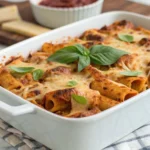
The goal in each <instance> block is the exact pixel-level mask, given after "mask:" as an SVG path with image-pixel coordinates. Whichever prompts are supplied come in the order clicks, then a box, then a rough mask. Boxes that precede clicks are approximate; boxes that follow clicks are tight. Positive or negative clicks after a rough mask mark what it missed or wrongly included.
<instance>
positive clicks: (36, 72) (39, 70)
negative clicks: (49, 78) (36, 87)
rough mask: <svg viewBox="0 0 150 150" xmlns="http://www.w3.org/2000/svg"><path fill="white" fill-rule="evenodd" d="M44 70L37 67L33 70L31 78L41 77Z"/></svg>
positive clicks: (37, 78) (36, 79)
mask: <svg viewBox="0 0 150 150" xmlns="http://www.w3.org/2000/svg"><path fill="white" fill-rule="evenodd" d="M43 74H44V71H43V70H41V69H37V70H34V71H33V79H34V80H35V81H38V80H39V79H41V78H42V77H43Z"/></svg>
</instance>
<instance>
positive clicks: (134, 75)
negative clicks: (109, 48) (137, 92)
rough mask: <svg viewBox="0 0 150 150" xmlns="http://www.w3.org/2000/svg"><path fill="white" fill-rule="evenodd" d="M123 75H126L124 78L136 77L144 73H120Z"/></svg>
mask: <svg viewBox="0 0 150 150" xmlns="http://www.w3.org/2000/svg"><path fill="white" fill-rule="evenodd" d="M120 74H121V75H124V76H129V77H136V76H138V75H140V74H142V72H140V71H123V72H120Z"/></svg>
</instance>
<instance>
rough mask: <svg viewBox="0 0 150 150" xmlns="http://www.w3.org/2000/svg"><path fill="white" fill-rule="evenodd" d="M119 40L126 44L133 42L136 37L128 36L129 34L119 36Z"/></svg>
mask: <svg viewBox="0 0 150 150" xmlns="http://www.w3.org/2000/svg"><path fill="white" fill-rule="evenodd" d="M118 38H119V39H120V40H121V41H125V42H129V43H130V42H133V40H134V37H133V36H132V35H128V34H118Z"/></svg>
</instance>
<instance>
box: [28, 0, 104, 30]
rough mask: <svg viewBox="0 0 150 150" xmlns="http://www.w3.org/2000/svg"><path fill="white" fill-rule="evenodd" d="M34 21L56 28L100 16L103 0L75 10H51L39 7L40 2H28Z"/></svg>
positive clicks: (50, 8)
mask: <svg viewBox="0 0 150 150" xmlns="http://www.w3.org/2000/svg"><path fill="white" fill-rule="evenodd" d="M29 1H30V4H31V7H32V11H33V14H34V17H35V19H36V21H37V22H38V23H39V24H41V25H43V26H47V27H49V28H58V27H60V26H64V25H67V24H70V23H73V22H76V21H79V20H83V19H85V18H89V17H92V16H95V15H98V14H100V12H101V10H102V6H103V1H104V0H97V2H95V3H93V4H90V5H86V6H83V7H76V8H52V7H46V6H40V5H39V2H40V1H41V0H29Z"/></svg>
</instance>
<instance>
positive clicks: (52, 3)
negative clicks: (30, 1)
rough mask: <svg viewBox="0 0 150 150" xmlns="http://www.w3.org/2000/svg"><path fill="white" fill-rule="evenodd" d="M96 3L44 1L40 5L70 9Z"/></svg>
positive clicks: (67, 0)
mask: <svg viewBox="0 0 150 150" xmlns="http://www.w3.org/2000/svg"><path fill="white" fill-rule="evenodd" d="M96 1H97V0H42V1H41V2H40V3H39V5H43V6H49V7H57V8H69V7H80V6H85V5H89V4H92V3H94V2H96Z"/></svg>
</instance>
